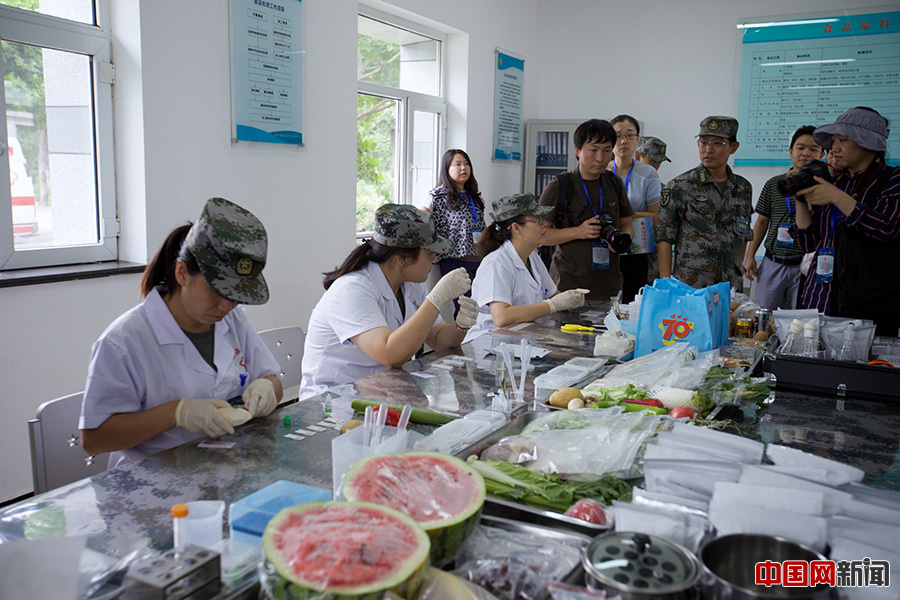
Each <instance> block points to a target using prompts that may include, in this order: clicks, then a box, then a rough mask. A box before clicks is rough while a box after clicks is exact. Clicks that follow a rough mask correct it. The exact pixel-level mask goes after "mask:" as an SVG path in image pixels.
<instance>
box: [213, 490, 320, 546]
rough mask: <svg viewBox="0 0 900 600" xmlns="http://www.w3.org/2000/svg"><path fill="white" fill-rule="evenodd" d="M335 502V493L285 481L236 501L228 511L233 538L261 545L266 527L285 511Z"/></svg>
mask: <svg viewBox="0 0 900 600" xmlns="http://www.w3.org/2000/svg"><path fill="white" fill-rule="evenodd" d="M331 499H332V495H331V490H326V489H322V488H317V487H313V486H311V485H305V484H303V483H295V482H293V481H285V480H283V479H282V480H279V481H276V482H275V483H273V484H272V485H268V486H266V487H264V488H262V489H261V490H258V491H256V492H253V493H252V494H250V495H249V496H246V497H244V498H241V499H240V500H238V501H237V502H232V504H231V508H230V509H229V511H228V523H229V526H230V528H231V539H233V540H238V541H239V542H244V543H245V544H252V545H254V546H261V545H262V534H263V531H264V530H265V528H266V525H268V524H269V521H270V520H271V519H272V517H274V516H275V514H276V513H278V511H280V510H281V509H282V508H286V507H288V506H295V505H297V504H305V503H306V502H316V501H322V500H331Z"/></svg>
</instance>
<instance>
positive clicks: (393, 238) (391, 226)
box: [372, 204, 453, 254]
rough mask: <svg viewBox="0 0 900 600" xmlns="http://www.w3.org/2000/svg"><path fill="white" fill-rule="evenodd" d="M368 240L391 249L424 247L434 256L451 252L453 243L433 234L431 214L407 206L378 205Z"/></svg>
mask: <svg viewBox="0 0 900 600" xmlns="http://www.w3.org/2000/svg"><path fill="white" fill-rule="evenodd" d="M372 239H374V240H375V241H376V242H378V243H379V244H384V245H385V246H390V247H391V248H425V249H426V250H431V251H433V252H435V253H437V254H447V253H448V252H450V251H451V250H453V242H451V241H450V240H448V239H447V238H444V237H441V236H439V235H438V234H437V231H435V228H434V220H433V219H432V218H431V215H430V214H428V213H427V212H425V211H424V210H419V209H418V208H416V207H414V206H410V205H408V204H383V205H381V206H379V207H378V209H377V210H376V211H375V231H374V232H373V233H372Z"/></svg>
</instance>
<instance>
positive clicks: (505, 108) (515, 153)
mask: <svg viewBox="0 0 900 600" xmlns="http://www.w3.org/2000/svg"><path fill="white" fill-rule="evenodd" d="M495 56H496V58H495V66H496V69H497V70H496V72H495V73H494V151H493V152H492V153H491V159H492V160H495V161H497V160H511V161H521V160H522V90H523V85H524V77H525V59H523V58H520V57H517V56H513V55H511V54H509V53H508V52H505V51H503V50H500V49H499V48H498V49H497V50H496V52H495Z"/></svg>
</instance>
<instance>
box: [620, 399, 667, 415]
mask: <svg viewBox="0 0 900 600" xmlns="http://www.w3.org/2000/svg"><path fill="white" fill-rule="evenodd" d="M622 406H624V407H625V412H638V411H641V410H645V411H647V412H649V413H651V414H654V415H667V414H669V411H667V410H666V409H665V408H661V407H659V406H645V405H643V404H633V403H630V402H624V403H622Z"/></svg>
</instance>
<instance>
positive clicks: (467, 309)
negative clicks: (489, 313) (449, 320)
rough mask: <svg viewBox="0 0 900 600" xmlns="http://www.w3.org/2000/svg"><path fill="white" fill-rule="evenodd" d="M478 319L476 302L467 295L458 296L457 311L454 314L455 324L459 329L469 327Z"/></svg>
mask: <svg viewBox="0 0 900 600" xmlns="http://www.w3.org/2000/svg"><path fill="white" fill-rule="evenodd" d="M477 319H478V303H477V302H475V301H474V300H472V299H471V298H469V297H468V296H460V297H459V313H457V315H456V326H457V327H459V328H460V329H471V328H472V326H473V325H475V322H476V321H477Z"/></svg>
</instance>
